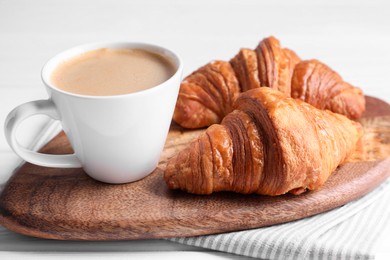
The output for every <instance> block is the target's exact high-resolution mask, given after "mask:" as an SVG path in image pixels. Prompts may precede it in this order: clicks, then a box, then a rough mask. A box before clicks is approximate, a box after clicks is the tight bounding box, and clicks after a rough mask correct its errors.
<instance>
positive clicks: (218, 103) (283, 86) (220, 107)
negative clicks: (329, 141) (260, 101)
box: [173, 36, 365, 128]
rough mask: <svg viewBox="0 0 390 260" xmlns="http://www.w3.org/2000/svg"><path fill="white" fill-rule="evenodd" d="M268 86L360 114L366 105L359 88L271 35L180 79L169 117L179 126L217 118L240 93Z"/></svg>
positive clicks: (196, 125) (200, 124) (205, 123)
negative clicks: (249, 47)
mask: <svg viewBox="0 0 390 260" xmlns="http://www.w3.org/2000/svg"><path fill="white" fill-rule="evenodd" d="M259 87H270V88H275V89H278V90H280V91H281V92H283V93H285V94H287V95H291V96H292V97H294V98H299V99H302V100H304V101H306V102H308V103H309V104H311V105H313V106H315V107H317V108H321V109H329V110H331V111H333V112H336V113H340V114H343V115H345V116H347V117H349V118H351V119H357V118H359V117H360V116H361V115H362V113H363V112H364V109H365V100H364V96H363V93H362V91H361V90H360V89H359V88H356V87H354V86H352V85H350V84H349V83H346V82H345V81H344V80H343V79H342V78H341V77H340V75H339V74H337V73H336V72H335V71H333V70H331V69H330V68H329V67H328V66H326V65H325V64H323V63H321V62H319V61H318V60H305V61H301V59H300V58H299V57H298V55H297V54H296V53H295V52H294V51H292V50H290V49H287V48H282V47H281V46H280V43H279V41H278V40H277V39H276V38H275V37H272V36H271V37H268V38H265V39H263V40H262V41H261V42H260V43H259V45H258V46H257V47H256V48H255V49H254V50H252V49H247V48H243V49H241V50H240V51H239V53H238V54H237V55H236V56H235V57H234V58H232V59H231V60H230V61H229V62H226V61H213V62H211V63H208V64H206V65H205V66H203V67H201V68H200V69H198V70H196V71H195V72H193V73H192V74H191V75H189V76H188V77H186V78H185V79H184V81H183V82H182V84H181V87H180V92H179V97H178V100H177V105H176V109H175V113H174V116H173V119H174V120H175V121H176V122H177V123H178V124H179V125H181V126H182V127H186V128H201V127H205V126H210V125H212V124H215V123H220V122H221V120H222V119H223V117H224V116H225V115H227V114H228V113H229V112H231V107H232V104H233V102H234V100H235V98H236V97H237V95H238V94H239V93H240V92H245V91H247V90H249V89H253V88H259Z"/></svg>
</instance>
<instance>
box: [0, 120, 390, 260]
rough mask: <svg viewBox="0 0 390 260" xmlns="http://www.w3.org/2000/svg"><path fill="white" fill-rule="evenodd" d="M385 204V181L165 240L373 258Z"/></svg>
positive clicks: (49, 132)
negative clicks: (294, 213)
mask: <svg viewBox="0 0 390 260" xmlns="http://www.w3.org/2000/svg"><path fill="white" fill-rule="evenodd" d="M60 130H61V127H60V124H59V123H58V122H57V121H53V120H50V121H47V122H45V123H43V124H42V126H41V128H40V129H39V135H37V137H36V138H35V139H34V140H33V141H32V142H31V145H30V146H29V147H30V149H34V150H37V149H39V148H40V147H41V146H42V145H44V144H45V143H46V142H48V141H49V140H50V139H51V138H53V137H54V136H55V135H56V134H57V133H58V132H59V131H60ZM1 186H3V185H1V184H0V191H1V188H2V187H1ZM389 205H390V179H388V180H387V181H385V182H384V183H382V184H381V185H380V186H379V187H378V188H376V189H375V190H374V191H372V192H371V193H369V194H367V195H365V196H364V197H362V198H360V199H358V200H355V201H352V202H350V203H348V204H346V205H344V206H342V207H339V208H337V209H334V210H331V211H329V212H325V213H322V214H318V215H315V216H312V217H308V218H305V219H301V220H297V221H293V222H289V223H285V224H279V225H274V226H270V227H264V228H257V229H251V230H245V231H239V232H231V233H224V234H217V235H208V236H198V237H189V238H171V239H168V240H170V241H173V242H178V243H181V244H187V245H192V246H197V247H203V248H207V249H212V250H218V251H222V252H228V253H234V254H237V255H244V256H250V257H255V258H261V259H283V260H284V259H373V258H374V252H373V246H374V244H375V242H376V240H377V238H378V237H379V235H380V233H381V231H383V228H384V227H385V226H386V225H387V224H390V223H388V222H389V220H390V207H389Z"/></svg>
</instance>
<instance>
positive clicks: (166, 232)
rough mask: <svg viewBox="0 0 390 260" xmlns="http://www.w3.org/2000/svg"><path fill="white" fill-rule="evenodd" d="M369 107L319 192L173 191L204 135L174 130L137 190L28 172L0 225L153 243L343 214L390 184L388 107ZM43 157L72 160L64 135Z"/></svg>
mask: <svg viewBox="0 0 390 260" xmlns="http://www.w3.org/2000/svg"><path fill="white" fill-rule="evenodd" d="M366 100H367V112H366V113H365V115H364V117H363V118H362V119H361V123H362V124H363V126H364V129H365V135H364V137H363V138H362V140H361V142H360V143H359V145H358V148H357V150H356V152H355V154H354V155H353V156H351V158H350V159H349V161H348V162H347V163H345V164H344V165H342V166H340V167H339V168H338V169H337V170H336V172H335V173H334V174H333V175H332V176H331V177H330V179H329V180H328V182H327V183H326V184H325V185H324V186H323V187H322V188H321V189H320V190H317V191H311V192H307V193H304V194H302V195H299V196H293V195H290V194H287V195H283V196H277V197H268V196H259V195H240V194H234V193H228V192H220V193H216V194H212V195H210V196H199V195H191V194H187V193H184V192H181V191H171V190H168V189H167V187H166V185H165V182H164V180H163V177H162V176H163V169H164V166H165V162H166V160H167V159H168V158H169V157H171V156H172V155H173V154H174V153H176V152H177V151H179V150H181V149H182V148H183V147H184V146H185V145H187V144H188V143H189V142H190V141H191V140H192V139H193V138H195V137H196V136H198V135H199V134H200V133H201V132H202V131H204V130H197V131H185V130H183V129H181V128H179V127H177V126H174V125H173V126H172V127H171V130H170V132H169V136H168V139H167V142H166V146H165V149H164V152H163V155H162V158H161V162H160V164H159V167H158V168H157V169H156V170H155V171H154V172H153V173H152V174H151V175H149V176H148V177H146V178H144V179H142V180H140V181H138V182H135V183H130V184H122V185H109V184H104V183H101V182H98V181H95V180H93V179H91V178H90V177H88V176H87V175H86V174H85V173H84V172H83V171H82V170H81V169H56V168H44V167H39V166H36V165H32V164H29V163H26V164H24V165H23V166H22V167H21V168H19V169H18V170H17V171H16V173H15V174H14V175H13V176H12V178H11V179H10V180H9V182H8V183H7V185H6V186H5V188H4V190H3V192H2V194H1V195H0V224H1V225H4V226H5V227H7V228H8V229H10V230H13V231H16V232H19V233H22V234H25V235H30V236H36V237H42V238H50V239H63V240H122V239H148V238H167V237H176V236H195V235H205V234H213V233H222V232H228V231H235V230H244V229H250V228H256V227H262V226H268V225H273V224H278V223H284V222H288V221H292V220H297V219H301V218H304V217H308V216H311V215H314V214H318V213H321V212H324V211H327V210H330V209H333V208H336V207H339V206H341V205H344V204H345V203H347V202H349V201H352V200H355V199H357V198H359V197H361V196H363V195H365V194H366V193H368V192H370V191H371V190H373V189H374V188H375V187H377V186H378V185H379V184H380V183H381V182H383V181H384V180H385V179H386V178H387V177H388V176H390V105H389V104H387V103H385V102H383V101H381V100H379V99H376V98H371V97H367V98H366ZM42 152H45V153H53V154H55V153H60V154H61V153H69V152H71V148H70V145H69V143H68V141H67V139H66V136H65V135H64V134H63V133H61V134H59V135H58V136H57V137H55V138H54V139H53V140H52V141H50V142H49V143H48V144H47V145H46V146H45V147H44V148H43V149H42Z"/></svg>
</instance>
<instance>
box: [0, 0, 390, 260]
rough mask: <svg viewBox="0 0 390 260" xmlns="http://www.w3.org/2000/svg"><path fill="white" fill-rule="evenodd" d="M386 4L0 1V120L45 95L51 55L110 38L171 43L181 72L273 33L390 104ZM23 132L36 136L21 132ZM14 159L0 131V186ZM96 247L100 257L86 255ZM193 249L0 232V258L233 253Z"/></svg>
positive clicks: (161, 243) (228, 55)
mask: <svg viewBox="0 0 390 260" xmlns="http://www.w3.org/2000/svg"><path fill="white" fill-rule="evenodd" d="M387 2H388V1H385V0H383V1H361V0H359V1H329V0H328V1H310V0H307V1H303V0H299V1H281V0H278V1H270V0H268V1H259V0H257V1H255V0H245V1H232V0H228V1H227V0H217V1H212V0H196V1H195V0H192V1H185V0H171V1H169V0H160V1H157V0H156V1H151V0H143V1H141V0H139V1H126V0H107V1H102V0H84V1H81V0H67V1H55V0H44V1H43V0H39V1H31V0H25V1H21V0H17V1H11V0H9V1H5V0H0V123H1V124H2V123H3V122H4V120H5V117H6V115H7V113H8V112H9V111H10V110H11V109H12V108H13V107H15V106H17V105H18V104H20V103H23V102H26V101H29V100H34V99H42V98H47V94H46V92H45V90H44V88H43V86H42V84H41V79H40V70H41V67H42V65H43V64H44V63H45V62H46V61H47V60H48V59H49V58H50V57H52V56H53V55H55V54H56V53H58V52H60V51H62V50H64V49H67V48H70V47H73V46H75V45H78V44H82V43H86V42H91V41H107V40H130V41H145V42H151V43H156V44H159V45H163V46H166V47H168V48H171V49H173V50H175V51H176V52H178V53H179V54H180V55H181V56H182V59H183V60H184V63H185V70H184V75H187V74H188V73H190V72H192V71H193V70H195V69H196V68H198V67H199V66H202V65H204V64H206V63H207V62H209V61H211V60H213V59H224V60H228V59H230V58H231V57H233V56H234V55H235V54H236V53H237V52H238V50H239V48H241V47H249V48H254V47H256V45H257V44H258V42H259V41H260V40H261V39H262V38H264V37H267V36H269V35H274V36H276V37H277V38H279V39H280V41H281V43H282V45H283V46H285V47H289V48H291V49H293V50H295V51H296V52H297V53H298V55H299V56H300V57H301V58H303V59H310V58H316V59H319V60H321V61H323V62H324V63H326V64H328V65H329V66H330V67H331V68H333V69H334V70H336V71H338V72H339V73H340V74H341V75H342V76H343V78H344V79H345V80H346V81H348V82H350V83H352V84H354V85H357V86H359V87H361V88H362V89H363V91H364V92H365V93H366V94H367V95H372V96H376V97H380V98H382V99H384V100H386V101H387V102H390V53H389V48H390V5H389V4H388V3H387ZM27 132H29V131H28V130H27ZM28 134H30V135H33V134H35V133H34V131H30V133H24V135H28ZM16 163H17V157H16V156H15V155H14V154H13V153H12V152H11V150H10V149H9V147H8V145H7V144H6V143H5V139H4V134H3V131H2V130H0V169H1V172H0V183H2V182H4V181H5V180H6V179H7V178H8V176H9V174H10V173H11V172H12V170H13V169H14V168H15V166H16ZM384 233H387V234H388V233H390V229H389V228H388V231H386V232H384ZM379 242H383V239H380V241H379ZM380 244H381V243H379V246H378V254H379V255H381V254H382V255H383V253H384V252H386V247H385V243H382V244H383V246H381V245H380ZM95 250H98V251H100V252H101V253H91V252H90V251H95ZM183 250H184V252H183ZM199 250H201V249H197V248H192V247H186V246H181V245H176V244H173V243H170V242H166V241H133V242H128V241H127V242H110V243H75V242H70V243H66V242H53V241H44V240H37V239H31V238H26V237H22V236H19V235H16V234H13V233H11V232H7V231H4V230H2V231H1V232H0V258H1V259H5V258H9V257H12V258H15V257H16V258H19V257H27V256H28V257H30V258H31V259H42V257H47V258H49V259H50V258H52V257H53V256H55V257H56V258H65V257H66V258H69V257H78V256H80V255H81V256H84V257H86V258H91V259H96V258H99V257H98V256H101V257H102V258H104V259H106V258H107V257H108V255H110V256H111V257H114V258H124V257H127V256H129V255H130V256H137V257H140V256H143V257H150V258H155V257H158V258H167V259H168V258H169V259H172V258H174V259H179V258H183V257H191V256H196V257H197V258H199V257H206V256H207V257H208V258H211V257H212V258H227V259H230V258H235V256H232V255H228V254H223V253H211V252H200V251H199ZM20 251H22V252H20ZM30 251H33V252H34V253H33V254H31V253H29V252H30ZM73 251H74V252H73ZM180 251H181V252H180ZM42 252H43V253H42ZM113 252H117V253H113Z"/></svg>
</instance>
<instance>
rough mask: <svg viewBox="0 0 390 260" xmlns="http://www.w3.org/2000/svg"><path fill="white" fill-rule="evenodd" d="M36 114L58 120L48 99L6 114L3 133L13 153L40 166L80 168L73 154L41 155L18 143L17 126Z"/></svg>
mask: <svg viewBox="0 0 390 260" xmlns="http://www.w3.org/2000/svg"><path fill="white" fill-rule="evenodd" d="M36 114H44V115H47V116H49V117H51V118H53V119H55V120H59V119H60V116H59V114H58V112H57V109H56V107H55V105H54V103H53V102H52V101H51V100H50V99H48V100H36V101H31V102H28V103H24V104H22V105H20V106H18V107H16V108H15V109H13V110H12V111H11V112H10V113H9V114H8V116H7V119H6V120H5V125H4V132H5V137H6V139H7V141H8V144H9V145H10V146H11V148H12V149H13V150H14V151H15V153H16V154H18V155H19V156H20V157H22V158H23V159H24V160H25V161H27V162H30V163H33V164H36V165H40V166H45V167H57V168H80V167H82V165H81V163H80V161H79V159H78V158H77V157H76V155H75V154H64V155H53V154H43V153H38V152H34V151H31V150H28V149H26V148H24V147H22V146H21V145H20V144H19V143H18V141H17V139H16V130H17V128H18V127H19V124H20V123H21V122H22V121H23V120H25V119H26V118H28V117H30V116H33V115H36Z"/></svg>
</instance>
